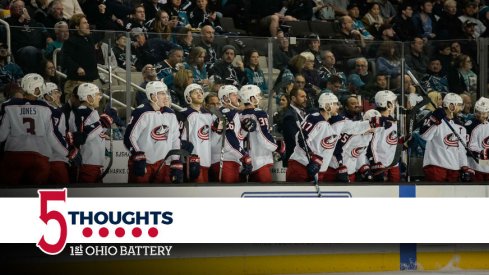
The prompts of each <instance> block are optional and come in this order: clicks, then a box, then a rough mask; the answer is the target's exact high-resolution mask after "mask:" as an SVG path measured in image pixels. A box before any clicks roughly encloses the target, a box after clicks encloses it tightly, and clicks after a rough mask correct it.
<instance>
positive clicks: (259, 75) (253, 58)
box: [243, 49, 268, 94]
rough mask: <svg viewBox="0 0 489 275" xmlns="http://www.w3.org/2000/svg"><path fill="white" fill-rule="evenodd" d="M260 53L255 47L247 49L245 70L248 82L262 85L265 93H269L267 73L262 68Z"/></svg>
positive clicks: (261, 87) (261, 88)
mask: <svg viewBox="0 0 489 275" xmlns="http://www.w3.org/2000/svg"><path fill="white" fill-rule="evenodd" d="M259 59H260V55H259V54H258V51H257V50H255V49H251V50H249V51H247V52H246V53H245V55H244V60H243V61H244V62H243V63H244V72H245V75H246V78H247V83H248V84H253V85H256V86H258V87H260V90H261V91H262V93H264V94H268V85H267V83H266V81H265V75H264V74H263V71H262V69H260V61H259Z"/></svg>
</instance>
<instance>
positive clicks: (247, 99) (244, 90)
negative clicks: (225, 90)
mask: <svg viewBox="0 0 489 275" xmlns="http://www.w3.org/2000/svg"><path fill="white" fill-rule="evenodd" d="M260 95H261V90H260V88H259V87H258V86H256V85H252V84H248V85H244V86H243V87H241V89H240V90H239V97H240V98H241V100H242V101H243V103H244V104H252V102H251V98H252V97H255V99H256V101H257V103H256V104H258V103H259V102H260V99H261V96H260Z"/></svg>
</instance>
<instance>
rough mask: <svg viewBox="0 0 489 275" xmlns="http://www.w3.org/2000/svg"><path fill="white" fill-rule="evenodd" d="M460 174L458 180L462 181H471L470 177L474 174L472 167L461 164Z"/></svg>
mask: <svg viewBox="0 0 489 275" xmlns="http://www.w3.org/2000/svg"><path fill="white" fill-rule="evenodd" d="M461 172H462V174H461V175H460V180H461V181H462V182H471V181H472V178H473V177H474V175H475V171H474V169H471V168H469V167H467V166H463V167H462V169H461Z"/></svg>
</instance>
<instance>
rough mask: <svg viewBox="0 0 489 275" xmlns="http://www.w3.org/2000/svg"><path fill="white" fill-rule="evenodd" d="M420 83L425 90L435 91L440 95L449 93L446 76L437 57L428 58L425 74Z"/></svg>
mask: <svg viewBox="0 0 489 275" xmlns="http://www.w3.org/2000/svg"><path fill="white" fill-rule="evenodd" d="M421 81H422V83H423V84H424V86H425V87H426V89H427V90H435V91H438V92H442V93H448V92H449V90H448V79H447V74H446V73H445V71H444V70H443V65H442V63H441V60H440V58H439V57H438V55H434V56H433V57H431V58H430V63H428V68H427V69H426V74H425V75H424V76H423V78H422V79H421Z"/></svg>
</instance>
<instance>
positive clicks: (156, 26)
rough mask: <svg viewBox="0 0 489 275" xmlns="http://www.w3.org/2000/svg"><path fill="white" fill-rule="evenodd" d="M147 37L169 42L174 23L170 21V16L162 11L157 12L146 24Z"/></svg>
mask: <svg viewBox="0 0 489 275" xmlns="http://www.w3.org/2000/svg"><path fill="white" fill-rule="evenodd" d="M146 27H147V28H148V33H149V37H158V38H161V39H163V40H170V38H171V34H172V32H173V28H174V27H175V24H174V22H172V21H170V16H169V15H168V13H167V12H166V11H164V10H159V11H158V12H157V13H156V17H155V18H153V19H151V20H149V21H148V22H147V23H146Z"/></svg>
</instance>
